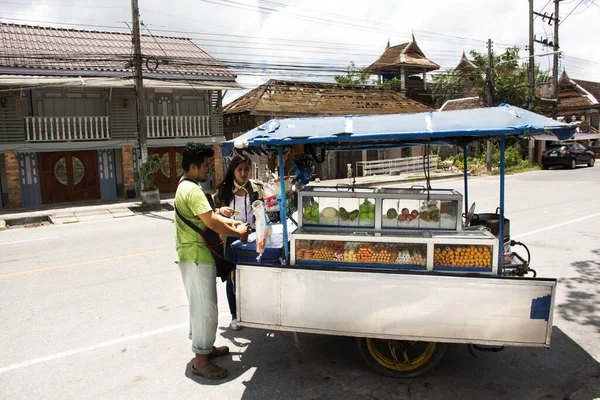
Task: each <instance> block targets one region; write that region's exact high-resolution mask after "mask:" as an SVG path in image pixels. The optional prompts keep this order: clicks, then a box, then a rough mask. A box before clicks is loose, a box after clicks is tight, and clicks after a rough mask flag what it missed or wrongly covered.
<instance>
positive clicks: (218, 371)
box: [192, 363, 227, 379]
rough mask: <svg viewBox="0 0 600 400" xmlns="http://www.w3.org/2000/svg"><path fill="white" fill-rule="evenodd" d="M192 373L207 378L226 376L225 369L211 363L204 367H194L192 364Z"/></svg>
mask: <svg viewBox="0 0 600 400" xmlns="http://www.w3.org/2000/svg"><path fill="white" fill-rule="evenodd" d="M192 374H194V375H198V376H202V377H204V378H208V379H223V378H225V377H226V376H227V369H225V368H222V367H219V366H218V365H215V364H213V363H210V364H208V365H207V366H206V367H204V368H200V369H196V368H195V367H194V365H193V364H192Z"/></svg>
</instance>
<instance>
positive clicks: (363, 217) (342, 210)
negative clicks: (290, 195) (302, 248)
mask: <svg viewBox="0 0 600 400" xmlns="http://www.w3.org/2000/svg"><path fill="white" fill-rule="evenodd" d="M372 194H373V190H372V189H354V191H352V190H350V189H349V188H347V187H339V188H337V187H336V188H331V187H314V188H312V187H310V188H306V189H304V190H302V191H300V192H299V198H300V199H301V200H300V204H302V214H301V215H300V225H303V226H321V227H334V228H335V227H339V226H342V227H350V228H352V227H354V228H356V227H366V228H371V229H374V228H375V198H373V197H370V196H371V195H372Z"/></svg>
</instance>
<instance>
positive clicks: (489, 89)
mask: <svg viewBox="0 0 600 400" xmlns="http://www.w3.org/2000/svg"><path fill="white" fill-rule="evenodd" d="M487 49H488V65H487V69H486V72H485V81H486V84H485V87H486V93H487V106H488V107H493V106H494V78H493V73H494V56H493V53H492V39H488V42H487ZM485 162H486V166H487V170H488V171H491V170H492V141H491V140H488V141H487V143H486V155H485Z"/></svg>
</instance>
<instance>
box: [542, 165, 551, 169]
mask: <svg viewBox="0 0 600 400" xmlns="http://www.w3.org/2000/svg"><path fill="white" fill-rule="evenodd" d="M548 168H550V166H548V165H546V164H542V169H548Z"/></svg>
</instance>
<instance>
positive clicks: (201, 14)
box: [0, 0, 600, 102]
mask: <svg viewBox="0 0 600 400" xmlns="http://www.w3.org/2000/svg"><path fill="white" fill-rule="evenodd" d="M138 1H139V7H140V15H141V20H142V21H143V22H144V24H145V25H146V26H147V29H146V28H142V33H143V34H147V33H149V32H151V33H152V34H154V35H162V36H180V37H188V38H191V39H192V40H193V41H194V42H195V43H196V44H197V45H199V46H200V47H202V48H203V49H204V50H206V51H207V52H208V53H209V54H211V55H212V56H213V57H215V58H217V59H219V60H221V61H223V62H224V63H226V64H227V65H231V66H232V68H233V71H234V72H235V73H237V75H238V82H239V83H240V84H241V85H242V86H243V87H244V88H245V89H246V90H243V91H230V92H229V93H228V95H227V97H226V102H227V101H231V100H232V99H234V98H235V97H238V96H240V95H241V94H243V93H245V92H246V91H247V90H249V89H252V88H254V87H256V86H258V85H260V84H261V83H263V82H265V81H267V80H268V79H270V78H279V79H295V80H304V81H325V82H333V77H334V76H335V75H343V74H345V70H346V68H347V66H348V65H349V64H350V62H351V61H353V62H354V63H355V64H356V65H357V66H359V67H365V66H368V65H369V64H371V63H372V62H374V61H375V60H376V59H377V58H378V57H379V56H380V55H381V53H382V52H383V51H384V49H385V46H386V44H387V42H388V40H389V42H390V45H392V46H394V45H398V44H402V43H406V42H408V41H410V39H411V35H414V37H415V39H416V41H417V43H418V45H419V47H420V48H421V50H423V52H424V53H425V55H426V56H427V57H428V58H429V59H430V60H432V61H434V62H435V63H437V64H439V65H440V66H441V69H440V71H444V70H447V69H449V68H453V67H454V66H456V65H457V64H458V61H459V60H460V57H461V55H462V52H463V51H465V52H466V53H467V54H468V52H469V51H470V50H476V51H478V52H480V53H486V52H487V48H486V42H487V39H488V38H489V39H491V40H492V42H493V50H494V52H497V53H499V52H503V51H504V50H505V49H506V47H510V46H517V47H519V48H520V49H521V56H522V57H527V56H528V53H527V51H526V46H527V44H528V34H529V25H528V10H529V4H528V1H526V0H504V1H498V0H477V1H474V0H468V1H467V0H423V1H404V0H370V1H361V2H359V1H355V0H320V1H318V0H272V1H270V0H171V1H170V2H169V1H158V0H138ZM533 1H534V9H535V11H537V12H540V13H544V12H546V13H547V14H548V15H550V14H551V13H553V12H554V2H553V0H550V1H547V0H533ZM559 13H560V16H561V21H560V24H559V44H560V49H561V51H562V54H561V57H560V71H561V72H562V70H563V69H564V70H566V72H567V73H568V74H569V76H570V77H571V78H576V79H583V80H589V81H596V82H600V51H598V37H599V35H598V34H599V33H600V29H599V28H598V22H597V21H599V20H600V0H563V1H561V2H560V10H559ZM0 21H2V22H7V23H18V24H33V25H42V26H54V27H66V28H77V29H92V30H116V31H122V32H128V31H129V28H128V24H129V25H130V24H131V3H130V1H127V0H105V1H103V2H98V1H92V0H77V1H74V0H31V1H28V0H0ZM553 30H554V27H553V26H552V25H549V24H548V21H542V18H541V17H537V18H536V19H535V23H534V31H535V33H536V37H537V38H539V39H542V38H543V37H547V38H548V39H549V40H553V37H552V34H553ZM535 52H536V53H537V54H542V53H548V52H552V49H551V48H548V47H544V46H543V45H541V44H536V45H535ZM535 60H536V63H537V64H538V65H540V66H541V68H542V69H550V68H551V65H552V56H543V57H536V58H535Z"/></svg>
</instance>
